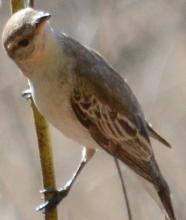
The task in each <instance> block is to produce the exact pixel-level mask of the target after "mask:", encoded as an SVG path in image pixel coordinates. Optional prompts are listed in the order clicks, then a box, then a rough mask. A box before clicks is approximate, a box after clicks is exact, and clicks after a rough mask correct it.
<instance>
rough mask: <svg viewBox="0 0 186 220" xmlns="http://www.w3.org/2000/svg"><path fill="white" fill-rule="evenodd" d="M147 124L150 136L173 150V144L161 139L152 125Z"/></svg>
mask: <svg viewBox="0 0 186 220" xmlns="http://www.w3.org/2000/svg"><path fill="white" fill-rule="evenodd" d="M146 124H147V128H148V132H149V135H150V136H151V137H152V138H154V139H156V140H157V141H159V142H160V143H162V144H163V145H165V146H166V147H168V148H172V146H171V144H170V143H169V142H168V141H166V140H165V139H164V138H163V137H161V136H160V135H159V134H158V133H157V132H156V131H155V130H154V129H153V127H152V125H151V124H150V123H149V122H147V121H146Z"/></svg>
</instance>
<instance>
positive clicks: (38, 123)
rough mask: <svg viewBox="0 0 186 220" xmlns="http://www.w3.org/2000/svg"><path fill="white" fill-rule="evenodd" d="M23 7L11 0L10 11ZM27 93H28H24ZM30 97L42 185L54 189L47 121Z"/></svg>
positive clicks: (53, 215)
mask: <svg viewBox="0 0 186 220" xmlns="http://www.w3.org/2000/svg"><path fill="white" fill-rule="evenodd" d="M29 4H31V5H30V6H34V1H33V0H32V1H29ZM24 7H25V1H24V0H11V11H12V13H14V12H16V11H18V10H20V9H22V8H24ZM25 94H27V95H28V94H29V93H25ZM30 99H31V107H32V111H33V115H34V122H35V127H36V132H37V139H38V146H39V154H40V162H41V169H42V175H43V186H44V189H54V190H55V189H56V183H55V174H54V167H53V159H52V146H51V140H50V134H49V128H48V123H47V121H46V120H45V118H44V117H43V116H42V115H41V114H40V112H39V111H38V110H37V108H36V106H35V104H34V102H33V99H32V97H31V98H30ZM44 196H45V200H49V199H50V198H51V196H52V193H45V195H44ZM57 219H58V216H57V209H56V208H55V209H52V210H50V211H47V212H46V213H45V220H57Z"/></svg>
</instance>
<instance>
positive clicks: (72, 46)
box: [2, 8, 176, 220]
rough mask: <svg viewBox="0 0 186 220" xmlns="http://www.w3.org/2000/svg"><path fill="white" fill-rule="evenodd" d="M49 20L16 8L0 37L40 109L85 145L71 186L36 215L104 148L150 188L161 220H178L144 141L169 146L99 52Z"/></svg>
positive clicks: (36, 11)
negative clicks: (55, 27) (155, 141)
mask: <svg viewBox="0 0 186 220" xmlns="http://www.w3.org/2000/svg"><path fill="white" fill-rule="evenodd" d="M50 17H51V15H50V14H49V13H46V12H43V11H38V10H35V9H32V8H25V9H22V10H20V11H18V12H16V13H15V14H13V15H12V16H11V18H10V19H9V20H8V22H7V23H6V25H5V27H4V30H3V37H2V38H3V45H4V48H5V50H6V52H7V54H8V56H9V57H10V58H11V59H13V60H14V61H15V63H16V64H17V65H18V67H19V68H20V69H21V71H22V73H23V74H24V75H25V76H26V77H27V79H28V82H29V85H30V91H31V95H32V97H33V99H34V102H35V104H36V105H37V107H38V109H39V110H40V112H41V113H42V114H43V115H44V116H45V117H46V119H47V120H48V121H49V122H50V123H51V124H52V125H53V126H54V127H56V128H57V129H58V130H60V131H61V132H62V133H63V134H64V135H66V136H67V137H68V138H70V139H72V140H73V141H75V142H76V143H78V144H79V145H83V146H86V147H85V148H84V149H83V155H82V160H81V162H80V164H79V166H78V168H77V170H76V172H75V173H74V175H73V176H72V178H71V179H70V181H68V183H67V184H66V185H65V186H64V187H63V188H61V189H59V190H56V191H55V193H54V196H53V197H52V199H51V200H49V201H46V202H45V203H44V204H42V205H41V206H39V208H38V210H43V209H46V210H47V209H51V208H53V207H55V206H56V205H57V204H58V203H59V202H60V201H61V200H62V199H63V198H64V197H65V196H66V195H67V194H68V192H69V190H70V188H71V186H72V184H73V183H74V181H75V179H76V178H77V176H78V175H79V173H80V171H81V170H82V168H83V167H84V166H85V164H86V163H87V161H89V160H90V159H91V157H92V156H93V155H94V153H95V149H97V148H99V147H102V148H103V149H104V150H105V151H106V152H108V153H109V154H111V155H113V156H114V157H115V158H117V159H119V160H121V161H122V162H123V163H125V164H126V165H127V166H128V167H130V168H131V169H132V170H133V171H134V172H135V173H136V174H137V175H139V176H140V177H141V178H142V179H143V180H144V181H145V182H147V183H148V184H150V186H152V188H153V190H154V191H155V192H156V196H157V197H158V199H159V202H158V203H159V204H160V207H161V208H162V209H163V210H164V213H165V217H166V219H169V220H176V217H175V214H174V210H173V206H172V202H171V196H170V190H169V187H168V184H167V182H166V181H165V179H164V178H163V176H162V174H161V172H160V169H159V167H158V165H157V162H156V160H155V157H154V153H153V150H152V146H151V142H150V136H151V137H153V138H155V139H157V140H159V141H160V142H161V143H163V144H164V145H166V146H167V147H170V144H169V143H168V142H167V141H166V140H165V139H164V138H162V137H161V136H160V135H159V134H158V133H157V132H156V131H154V130H153V128H152V126H151V125H150V124H149V123H148V122H146V120H145V118H144V115H143V112H142V110H141V107H140V105H139V103H138V101H137V99H136V97H135V95H134V94H133V92H132V90H131V89H130V87H129V86H128V84H127V82H126V81H125V80H124V79H123V78H122V77H121V76H120V75H119V74H118V73H117V72H116V71H115V70H114V69H113V68H112V67H111V66H110V65H109V64H108V63H107V62H106V61H105V60H104V59H103V58H102V56H101V55H100V54H98V53H97V52H95V51H94V50H92V49H90V48H87V47H85V46H83V45H82V44H80V43H79V42H77V41H76V40H74V39H73V38H71V37H69V36H67V35H66V34H64V33H59V32H57V31H55V30H54V29H53V28H52V27H51V25H50V22H49V19H50ZM46 192H48V190H47V189H46Z"/></svg>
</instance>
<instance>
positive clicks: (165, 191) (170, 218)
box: [140, 177, 176, 220]
mask: <svg viewBox="0 0 186 220" xmlns="http://www.w3.org/2000/svg"><path fill="white" fill-rule="evenodd" d="M140 182H142V183H143V186H144V188H145V189H146V191H147V192H148V193H149V195H150V196H151V197H152V199H153V200H154V201H155V202H156V204H157V205H158V206H159V208H160V209H161V210H162V212H163V213H164V214H165V219H166V220H176V216H175V214H174V210H173V206H172V201H171V194H170V190H169V187H168V184H167V183H166V181H165V180H164V178H163V177H161V181H159V183H158V184H157V183H156V184H154V185H152V184H151V183H150V182H148V181H146V180H145V179H143V178H142V177H140Z"/></svg>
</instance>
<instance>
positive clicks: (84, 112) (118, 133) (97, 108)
mask: <svg viewBox="0 0 186 220" xmlns="http://www.w3.org/2000/svg"><path fill="white" fill-rule="evenodd" d="M82 84H83V82H82V81H81V85H79V86H77V87H76V89H75V90H74V93H73V96H72V106H73V109H74V111H75V112H76V115H77V116H78V118H79V119H80V121H81V122H82V123H83V124H84V126H85V127H87V128H90V126H92V125H94V127H96V129H97V131H98V132H100V134H101V135H102V136H104V137H105V138H106V139H108V140H109V141H110V143H112V144H115V145H118V144H119V145H121V146H122V148H123V149H124V150H125V151H126V152H127V153H128V154H131V155H133V157H136V158H138V159H140V160H147V161H148V160H150V158H151V156H152V150H151V147H150V146H149V140H147V139H146V138H145V137H144V136H142V135H141V133H140V132H139V130H138V128H137V127H136V125H135V124H134V123H133V122H131V121H130V120H129V118H128V117H127V115H123V114H121V113H120V112H118V111H117V110H116V109H114V106H113V107H112V108H111V106H109V105H107V104H105V103H102V102H101V101H100V100H99V98H98V97H97V96H96V94H95V93H94V92H93V91H92V90H91V89H90V88H91V87H89V89H88V87H87V86H86V85H85V86H83V85H82ZM77 88H78V89H77Z"/></svg>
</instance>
